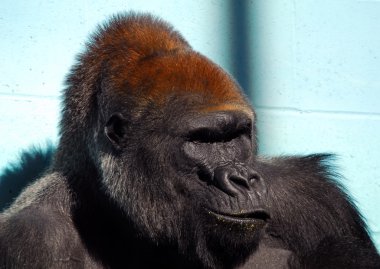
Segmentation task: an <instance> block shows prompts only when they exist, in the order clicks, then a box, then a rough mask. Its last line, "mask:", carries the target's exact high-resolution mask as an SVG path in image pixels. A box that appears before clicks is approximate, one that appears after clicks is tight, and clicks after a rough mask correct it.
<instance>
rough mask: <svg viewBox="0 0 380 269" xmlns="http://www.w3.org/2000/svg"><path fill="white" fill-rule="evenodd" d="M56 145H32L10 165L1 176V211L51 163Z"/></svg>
mask: <svg viewBox="0 0 380 269" xmlns="http://www.w3.org/2000/svg"><path fill="white" fill-rule="evenodd" d="M53 151H54V147H53V146H52V145H51V144H47V146H46V147H32V148H30V149H29V150H25V151H23V152H22V153H21V155H20V159H19V160H18V161H17V162H16V163H14V164H10V165H8V166H7V167H6V168H5V169H4V170H3V171H2V172H1V176H0V211H2V210H4V209H5V208H6V207H8V206H9V205H10V204H11V203H12V201H13V199H14V198H15V197H17V196H18V195H19V194H20V192H21V191H22V189H23V188H24V187H25V186H26V185H28V184H30V183H32V182H34V180H36V179H37V178H38V177H40V176H41V175H42V173H43V172H45V171H46V170H47V168H48V167H49V165H50V163H51V158H52V156H53Z"/></svg>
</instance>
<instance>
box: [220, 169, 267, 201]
mask: <svg viewBox="0 0 380 269" xmlns="http://www.w3.org/2000/svg"><path fill="white" fill-rule="evenodd" d="M213 174H214V176H213V182H214V184H215V185H216V186H217V187H218V188H219V189H221V190H222V191H224V192H225V193H227V194H229V195H231V196H239V195H242V194H243V195H245V194H246V193H247V192H255V193H256V194H257V195H258V196H261V195H262V194H264V193H265V192H266V187H265V185H264V181H263V179H262V178H261V177H260V175H259V174H258V173H257V172H256V171H255V170H253V169H252V168H249V167H247V166H245V165H239V164H234V165H225V166H219V167H217V168H216V169H215V170H214V173H213Z"/></svg>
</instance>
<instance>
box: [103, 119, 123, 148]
mask: <svg viewBox="0 0 380 269" xmlns="http://www.w3.org/2000/svg"><path fill="white" fill-rule="evenodd" d="M125 127H126V119H125V118H124V117H123V115H122V114H120V113H115V114H112V115H111V117H110V118H109V119H108V121H107V123H106V126H105V127H104V133H105V134H106V136H107V138H108V140H109V141H110V142H111V143H112V145H113V146H114V147H115V148H117V149H120V144H121V141H122V140H123V138H124V136H125Z"/></svg>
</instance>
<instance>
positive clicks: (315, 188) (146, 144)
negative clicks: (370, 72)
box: [0, 13, 380, 268]
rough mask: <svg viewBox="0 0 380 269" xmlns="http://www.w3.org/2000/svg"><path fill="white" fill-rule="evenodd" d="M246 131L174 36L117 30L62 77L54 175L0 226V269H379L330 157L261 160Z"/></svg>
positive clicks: (99, 35) (237, 101) (103, 32)
mask: <svg viewBox="0 0 380 269" xmlns="http://www.w3.org/2000/svg"><path fill="white" fill-rule="evenodd" d="M255 121H256V115H255V113H254V111H253V109H252V107H251V106H250V105H249V103H248V101H247V98H246V97H245V96H244V94H243V93H242V90H241V89H240V88H239V86H238V84H237V83H236V82H235V81H234V80H233V79H232V78H231V77H230V76H229V75H228V74H226V72H224V71H223V70H222V69H221V68H220V67H218V66H217V65H215V64H214V63H212V62H211V61H210V60H209V59H207V58H206V57H204V56H203V55H201V54H199V53H197V52H195V51H194V50H193V49H192V48H191V46H190V45H189V44H188V43H187V41H186V40H185V39H184V38H183V37H182V36H181V34H180V33H178V32H177V31H175V30H174V29H173V28H172V27H171V26H170V25H168V24H167V23H165V22H164V21H162V20H160V19H157V18H155V17H153V16H151V15H147V14H135V13H128V14H120V15H116V16H114V17H112V18H111V19H110V20H109V21H108V22H107V23H105V24H103V25H102V26H100V27H99V28H98V30H97V31H96V33H95V34H93V35H92V37H91V39H90V41H89V42H88V43H87V44H86V49H85V51H84V52H83V53H81V54H80V55H79V57H78V59H77V62H76V64H75V65H74V66H73V68H72V69H71V72H70V73H69V76H68V77H67V80H66V88H65V90H64V97H63V110H62V119H61V123H60V139H59V143H58V146H57V149H56V151H55V153H54V157H53V159H52V161H51V165H50V166H49V168H48V169H47V170H46V172H45V173H44V175H43V176H42V177H40V178H39V179H37V180H36V181H35V182H34V183H32V184H31V185H29V186H28V187H27V188H25V189H24V190H23V192H22V193H21V194H20V195H19V196H18V197H17V199H16V200H15V201H14V202H13V203H12V204H11V205H10V206H9V208H7V209H6V210H4V211H3V213H1V215H0V267H1V268H380V257H379V254H378V253H377V250H376V248H375V246H374V244H373V242H372V241H371V239H370V237H369V235H368V232H367V228H366V225H365V222H364V221H363V218H362V217H361V216H360V214H359V213H358V210H357V209H356V207H355V205H354V204H353V203H352V202H351V200H350V199H349V197H348V195H347V194H346V192H345V191H344V189H343V188H342V186H340V185H339V184H338V182H337V175H336V173H334V172H333V170H332V169H331V167H330V165H329V159H330V156H328V155H317V154H315V155H310V156H293V157H277V158H266V157H261V156H258V154H257V143H256V130H255ZM20 170H22V167H21V169H20Z"/></svg>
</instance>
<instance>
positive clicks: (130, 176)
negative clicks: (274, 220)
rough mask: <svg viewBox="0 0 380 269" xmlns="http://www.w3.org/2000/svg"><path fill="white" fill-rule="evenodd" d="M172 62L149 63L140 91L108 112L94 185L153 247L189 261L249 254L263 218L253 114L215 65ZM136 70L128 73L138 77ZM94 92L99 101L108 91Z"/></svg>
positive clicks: (262, 189) (191, 57) (265, 215)
mask: <svg viewBox="0 0 380 269" xmlns="http://www.w3.org/2000/svg"><path fill="white" fill-rule="evenodd" d="M176 57H177V59H178V58H180V59H181V60H182V61H181V62H180V63H178V62H176V64H175V68H172V69H171V68H170V67H171V66H172V65H173V64H174V63H171V62H170V61H168V59H167V56H166V55H164V56H162V55H160V56H155V57H154V59H152V58H151V59H149V66H150V67H149V68H150V75H149V76H148V77H149V78H150V79H149V84H148V85H146V84H145V85H134V86H133V88H136V87H137V88H138V89H140V92H138V93H136V92H135V93H133V92H132V94H130V95H123V96H122V97H121V98H120V99H119V100H117V101H115V100H113V102H112V104H110V105H109V106H108V107H109V109H108V111H107V112H106V113H107V114H109V115H108V116H107V117H106V118H105V120H104V121H103V122H101V123H100V124H99V126H101V127H103V128H100V129H99V130H98V132H99V134H98V135H96V136H98V137H99V139H102V137H103V138H104V141H103V142H104V143H103V145H104V147H103V149H102V152H101V154H100V156H101V161H100V162H101V170H102V174H103V181H104V186H105V188H106V189H107V192H108V193H109V195H110V196H111V197H112V198H113V199H114V200H115V201H116V203H118V204H119V205H120V206H121V207H122V208H123V209H124V210H125V212H126V215H127V216H128V217H129V218H130V219H131V220H132V221H133V222H134V223H135V226H136V227H139V230H140V231H142V233H143V234H144V235H146V236H148V237H149V238H151V239H152V240H153V241H155V242H165V241H167V242H176V243H178V247H179V248H180V249H182V251H183V252H186V251H189V249H191V250H194V249H195V250H196V251H198V252H202V253H198V255H206V254H205V253H203V252H205V250H206V249H212V250H214V251H218V252H219V253H220V252H227V253H228V249H230V248H231V246H233V247H234V248H235V247H243V249H247V246H250V247H249V248H250V249H251V248H253V247H254V246H255V244H254V243H255V242H256V241H257V237H258V234H259V231H260V230H261V228H263V227H264V225H265V223H266V220H267V219H268V218H269V213H268V212H267V209H266V208H265V207H264V206H263V204H262V202H261V200H262V197H263V196H264V195H265V193H266V187H265V182H264V180H263V179H262V178H261V177H260V175H259V174H258V173H257V172H256V171H255V170H254V169H253V167H254V158H255V156H254V152H255V147H256V146H255V141H254V130H253V129H254V113H253V111H252V110H251V109H249V108H248V107H249V106H248V104H247V103H246V101H245V99H244V97H243V96H242V95H241V94H240V91H239V89H238V87H237V86H236V85H235V83H234V82H233V81H232V80H231V79H230V78H229V77H228V75H227V74H225V73H224V72H223V71H221V70H220V69H219V68H218V67H217V66H215V65H214V64H212V63H211V62H209V61H208V60H206V59H205V58H203V57H201V56H199V55H197V54H189V55H185V56H182V55H181V54H180V55H179V56H178V55H176ZM181 57H182V58H181ZM194 61H197V62H198V64H197V65H194V63H193V62H194ZM179 65H182V66H179ZM162 66H166V68H165V69H163V68H162ZM188 66H192V68H191V69H190V68H188ZM117 68H120V69H122V67H116V69H117ZM146 69H147V68H146V67H144V64H142V67H141V70H140V69H138V70H135V72H137V73H138V75H139V76H143V77H146V76H147V74H143V75H141V73H144V72H146ZM120 73H123V72H120ZM154 74H156V76H157V77H156V76H155V75H154ZM132 77H133V75H132ZM162 77H164V78H165V80H164V81H165V82H163V81H161V80H162ZM195 78H196V79H195ZM199 78H201V81H202V83H199V81H200V79H199ZM165 83H169V84H168V85H166V84H165ZM162 84H164V87H163V86H162ZM102 85H103V87H104V92H105V93H107V91H110V90H112V91H115V90H114V88H115V87H117V86H116V85H114V84H109V85H107V84H106V83H103V84H102ZM121 85H123V87H125V88H121V89H120V88H119V89H118V90H117V92H123V91H128V92H130V93H131V90H130V87H131V83H130V82H129V80H126V81H124V82H123V83H121ZM165 86H166V87H169V89H168V88H166V87H165ZM171 90H172V91H171ZM220 91H224V92H226V93H228V94H229V95H230V96H234V99H232V101H231V98H230V99H228V102H227V101H225V100H223V99H221V96H225V95H226V93H223V95H221V94H220V93H219V92H220ZM210 103H212V104H213V106H211V107H210ZM97 144H99V142H98V143H97ZM194 245H195V246H194ZM223 250H224V251H223Z"/></svg>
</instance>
